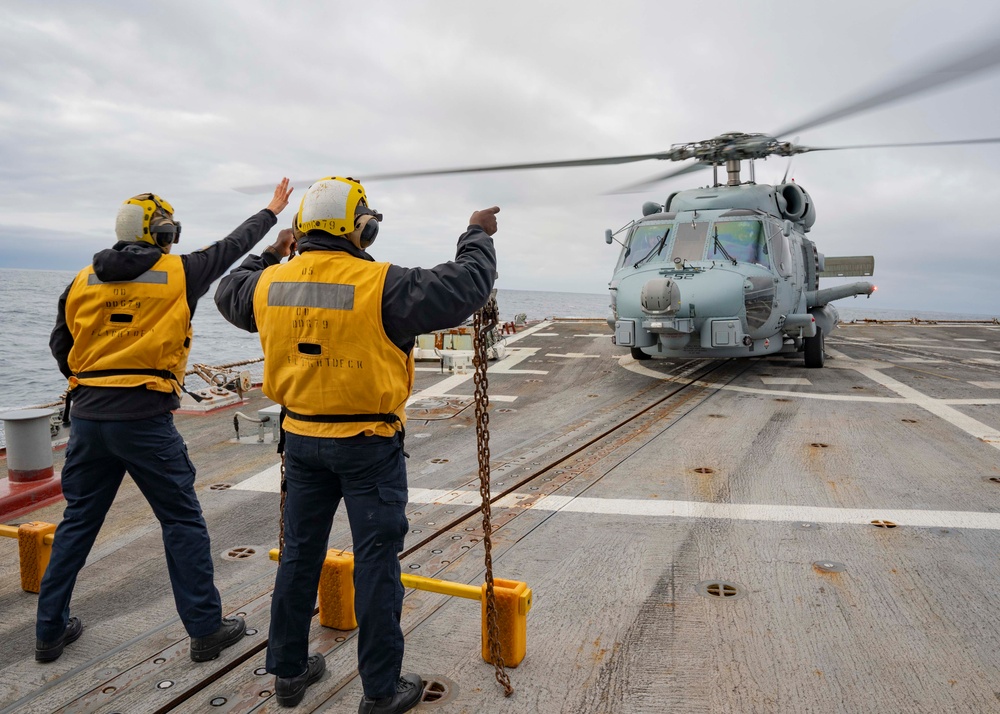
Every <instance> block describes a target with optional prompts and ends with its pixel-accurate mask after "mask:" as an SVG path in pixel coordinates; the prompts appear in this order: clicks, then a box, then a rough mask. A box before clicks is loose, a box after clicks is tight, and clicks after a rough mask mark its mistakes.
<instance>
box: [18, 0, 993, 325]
mask: <svg viewBox="0 0 1000 714" xmlns="http://www.w3.org/2000/svg"><path fill="white" fill-rule="evenodd" d="M953 5H954V7H953V10H952V11H950V12H949V13H941V12H940V9H939V7H938V6H937V5H936V4H934V3H930V2H917V3H913V2H904V1H903V0H887V1H886V2H880V3H870V2H867V3H865V2H858V1H854V0H851V1H848V2H842V3H837V4H834V5H828V6H822V5H809V4H803V3H792V2H775V3H768V4H767V5H766V6H763V5H761V4H747V3H739V2H736V1H735V0H731V1H729V0H727V1H721V2H718V3H713V4H712V5H710V6H706V5H705V4H704V3H701V4H691V5H689V6H681V7H678V6H676V5H675V4H668V3H656V4H653V3H647V2H639V1H638V0H635V1H624V2H620V3H618V4H616V5H614V6H613V7H612V6H611V5H608V4H607V3H596V2H572V3H570V2H551V3H541V4H540V3H537V2H533V3H529V2H525V1H522V0H510V1H509V2H506V3H503V4H501V5H495V4H494V5H489V4H485V5H484V4H482V3H468V2H458V1H457V0H445V1H442V2H436V3H433V4H429V3H405V4H395V5H392V6H371V5H369V6H348V5H345V4H341V3H311V2H302V3H295V4H292V5H287V4H286V5H276V4H274V3H269V2H264V1H263V0H247V1H246V2H240V3H236V2H220V3H212V4H206V3H195V2H178V3H170V4H161V5H158V6H142V7H138V6H136V7H133V6H130V7H129V8H128V9H127V10H123V9H121V8H115V7H111V6H102V5H100V4H98V5H93V4H91V5H86V6H84V5H81V4H78V3H67V2H63V3H46V4H45V5H44V6H43V5H39V4H37V3H26V2H25V3H20V2H15V3H11V4H10V6H9V7H6V8H5V13H6V15H5V22H4V25H3V27H2V28H0V155H2V156H3V157H4V160H3V162H2V165H0V223H2V224H3V225H2V227H0V267H51V266H54V265H56V264H58V265H59V266H60V267H65V268H67V269H76V268H78V267H80V265H82V263H83V262H86V261H87V260H88V259H89V256H90V254H91V253H93V252H95V251H96V250H99V249H101V248H103V247H106V246H108V245H110V244H111V243H112V242H113V225H114V216H115V213H116V212H117V208H118V206H119V205H120V203H121V202H122V201H123V200H124V199H125V198H127V197H128V196H131V195H134V194H136V193H138V192H141V191H154V192H156V193H158V194H160V195H162V196H164V197H165V198H166V199H167V200H169V201H170V202H171V203H173V205H174V206H175V208H176V209H177V211H178V217H179V218H180V219H181V220H182V221H183V222H184V227H185V229H184V238H183V239H182V240H183V242H182V244H181V246H180V247H181V249H182V250H183V249H194V248H196V247H200V246H201V245H203V244H204V243H207V242H209V241H212V240H216V239H218V238H221V237H223V236H224V235H225V234H226V233H227V232H228V231H229V230H231V229H232V228H233V227H234V226H235V225H237V224H239V223H240V222H241V221H242V220H243V219H244V218H245V217H246V216H247V215H250V214H251V213H253V212H255V211H256V210H259V209H260V208H262V207H263V206H264V205H265V204H266V203H267V200H268V196H267V195H266V194H263V195H260V196H246V195H243V194H239V193H237V192H234V191H233V190H232V188H233V187H234V186H239V185H247V184H258V183H267V182H274V181H277V179H278V178H280V177H281V176H284V175H287V176H290V177H292V178H294V179H301V180H305V181H308V180H311V179H315V178H319V177H321V176H326V175H330V174H351V175H355V176H358V177H360V178H364V175H365V174H366V173H367V174H374V173H380V172H386V171H401V170H411V169H425V168H437V167H448V166H465V165H483V164H493V163H506V162H522V161H544V160H553V159H566V158H587V157H598V156H614V155H624V154H633V153H643V152H650V151H658V150H663V149H666V148H668V147H669V146H670V145H671V144H673V143H676V142H685V141H695V140H699V139H704V138H708V137H711V136H714V135H716V134H719V133H721V132H725V131H734V130H735V131H750V132H753V131H762V132H767V131H774V130H777V129H778V128H780V127H782V126H787V125H789V124H790V123H793V122H796V121H798V120H799V119H802V118H804V117H808V116H810V115H812V114H814V113H815V112H817V111H822V110H823V109H825V108H827V107H829V106H832V105H834V104H836V103H837V102H839V101H841V100H842V99H844V98H847V97H851V96H856V95H857V94H858V93H859V92H861V91H862V90H864V89H865V88H867V87H872V86H877V85H879V83H883V82H885V81H890V80H891V79H892V78H894V77H901V76H905V74H906V72H908V71H910V69H911V68H912V67H914V66H920V65H921V63H923V62H926V61H927V60H928V58H932V57H934V56H937V55H939V54H940V53H943V52H949V51H953V48H955V47H958V46H962V45H963V44H965V43H969V42H972V41H974V40H976V38H981V37H982V36H984V35H985V34H986V33H987V30H988V29H989V28H990V27H993V26H996V24H997V20H998V19H1000V14H998V11H997V10H996V9H995V8H994V7H993V5H992V4H990V3H988V2H986V1H985V0H963V1H960V2H957V3H954V4H953ZM846 38H850V42H847V39H846ZM976 41H977V40H976ZM998 102H1000V74H998V73H995V72H994V73H991V74H983V75H981V76H977V77H975V78H972V79H969V80H965V81H963V82H961V83H957V84H955V85H954V86H950V87H948V88H947V89H945V90H942V91H939V92H936V93H931V94H928V95H925V96H921V97H914V98H912V99H908V100H905V101H903V102H900V103H898V104H896V105H892V106H887V107H884V108H880V109H878V110H875V111H872V112H870V113H867V114H863V115H858V116H854V117H851V118H848V119H845V120H843V121H840V122H836V123H832V124H829V125H826V126H823V127H817V128H816V129H813V130H809V131H807V132H803V135H802V136H801V138H800V140H801V141H802V142H803V143H807V144H810V145H818V146H823V145H842V144H858V143H869V142H870V143H879V142H886V141H935V140H948V139H957V138H973V137H985V136H993V135H995V134H996V129H995V119H994V117H995V116H996V111H997V108H998V106H997V105H998ZM998 158H1000V146H996V145H994V146H985V145H984V146H979V147H969V148H959V149H951V148H935V149H909V150H899V151H890V150H885V151H882V150H878V151H875V150H873V151H858V152H846V151H845V152H837V153H834V152H830V153H828V154H820V153H817V154H812V155H806V156H801V157H798V158H797V159H796V160H795V163H794V166H793V169H792V170H793V173H794V175H795V177H796V180H798V181H800V182H801V183H802V184H803V185H804V186H806V187H807V188H808V189H809V191H810V193H811V194H812V196H813V198H814V200H815V202H816V205H817V209H818V216H819V217H818V221H817V223H816V227H815V229H814V230H813V232H812V233H811V234H810V237H812V238H813V239H814V240H815V241H816V242H817V244H818V245H819V248H820V250H821V251H823V252H825V253H827V254H829V255H844V254H874V255H875V256H876V261H877V262H876V276H875V281H876V282H877V283H879V285H880V290H879V292H878V293H877V294H876V296H875V297H873V298H872V299H871V301H868V303H867V304H868V305H870V306H871V307H878V306H880V305H881V306H885V307H890V306H891V307H899V308H901V309H913V310H921V309H923V310H931V309H942V308H941V307H940V306H941V305H948V306H952V307H953V308H954V309H956V310H961V311H974V312H992V311H995V310H996V307H995V306H996V305H997V304H998V303H1000V299H998V298H1000V291H998V290H997V289H996V288H995V287H994V281H993V279H992V276H993V275H995V274H996V271H997V268H998V267H1000V266H998V265H997V260H996V258H994V257H993V253H992V252H991V250H990V248H991V246H993V245H995V244H996V240H997V238H998V235H997V232H998V231H997V227H996V221H995V220H994V219H993V218H992V217H991V215H990V214H991V212H990V210H989V209H990V208H991V207H992V205H994V204H995V203H996V202H997V199H998V198H1000V195H998V190H1000V189H998V182H997V180H996V169H995V166H996V163H997V160H998ZM786 165H787V164H786V162H784V161H781V160H777V159H772V160H770V161H767V162H758V165H757V176H758V180H761V181H774V180H776V179H779V178H780V177H781V175H782V174H783V172H784V171H785V168H786ZM669 168H670V167H668V166H666V165H665V164H663V163H659V162H646V163H639V164H630V165H625V166H608V167H592V168H585V169H550V170H543V171H534V172H509V173H498V174H477V175H470V176H460V177H435V178H427V179H419V180H417V179H412V180H403V181H385V182H378V183H372V184H370V185H368V186H367V188H368V192H369V195H370V196H371V198H372V201H373V203H374V204H375V205H377V206H378V207H379V208H380V209H381V210H383V211H384V212H385V214H386V223H385V226H384V231H383V233H382V234H381V236H380V238H379V242H378V243H377V245H376V246H375V249H374V252H375V254H376V255H377V257H378V258H379V259H383V260H392V261H395V262H398V263H400V264H403V265H411V266H412V265H430V264H433V263H436V262H441V261H444V260H447V259H449V258H450V257H452V254H453V249H454V241H455V238H456V237H457V236H458V234H459V233H460V232H461V231H462V230H463V229H464V228H465V224H466V222H467V220H468V216H469V215H470V214H471V213H472V211H473V210H475V209H477V208H482V207H485V206H488V205H493V204H498V205H500V206H501V214H500V226H501V229H500V233H499V234H498V236H497V239H496V240H497V246H498V251H499V259H500V275H501V278H500V281H501V282H500V285H501V287H506V288H516V289H537V290H556V291H581V292H601V291H603V290H604V289H606V286H607V282H608V279H609V278H610V273H611V269H612V266H613V265H614V263H615V260H616V259H617V251H616V250H615V246H607V245H606V244H605V243H604V240H603V233H604V230H605V229H606V228H612V229H617V228H618V227H620V226H622V225H623V224H625V223H627V222H628V221H629V220H631V219H632V218H635V217H637V216H638V215H639V214H640V207H641V205H642V203H643V202H644V201H647V200H657V201H663V200H665V199H666V197H667V195H669V194H670V193H671V192H673V191H675V190H679V189H683V188H690V187H693V186H696V185H698V184H703V183H704V182H705V181H707V180H709V176H710V175H709V174H708V173H707V172H705V173H701V174H691V175H688V176H686V177H683V178H680V179H677V180H675V181H672V182H669V183H666V184H661V185H658V186H656V187H654V188H653V189H651V190H650V191H648V192H645V193H642V194H635V195H624V196H621V195H607V193H606V192H608V191H610V190H612V189H614V188H616V187H618V186H622V185H626V184H629V183H632V182H635V181H638V180H641V179H643V178H645V177H647V176H651V175H655V174H657V173H662V172H665V171H667V170H668V169H669ZM299 196H301V191H299V192H297V193H296V194H295V195H294V196H293V207H292V208H291V209H289V213H290V212H291V210H293V209H294V207H295V205H297V199H298V197H299ZM288 220H289V218H288V216H284V215H283V216H282V217H281V218H280V219H279V223H280V225H284V224H285V223H286V222H287V221H288Z"/></svg>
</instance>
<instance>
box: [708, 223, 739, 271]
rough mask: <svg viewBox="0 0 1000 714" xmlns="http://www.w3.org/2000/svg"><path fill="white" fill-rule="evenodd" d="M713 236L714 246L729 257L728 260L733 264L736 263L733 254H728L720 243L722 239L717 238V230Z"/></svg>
mask: <svg viewBox="0 0 1000 714" xmlns="http://www.w3.org/2000/svg"><path fill="white" fill-rule="evenodd" d="M713 237H714V238H715V247H716V248H718V249H719V250H720V251H721V252H722V254H723V255H724V256H726V257H727V258H729V260H730V261H731V262H732V264H733V265H736V261H735V260H733V256H731V255H729V253H728V252H726V249H725V247H723V245H722V241H720V240H719V232H718V231H716V232H715V235H714V236H713Z"/></svg>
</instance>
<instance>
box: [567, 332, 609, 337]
mask: <svg viewBox="0 0 1000 714" xmlns="http://www.w3.org/2000/svg"><path fill="white" fill-rule="evenodd" d="M573 337H611V334H610V333H607V332H591V333H590V334H589V335H573Z"/></svg>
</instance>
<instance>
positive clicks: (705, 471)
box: [691, 466, 715, 474]
mask: <svg viewBox="0 0 1000 714" xmlns="http://www.w3.org/2000/svg"><path fill="white" fill-rule="evenodd" d="M691 470H692V471H694V472H695V473H696V474H714V473H715V469H713V468H710V467H708V466H699V467H697V468H694V469H691Z"/></svg>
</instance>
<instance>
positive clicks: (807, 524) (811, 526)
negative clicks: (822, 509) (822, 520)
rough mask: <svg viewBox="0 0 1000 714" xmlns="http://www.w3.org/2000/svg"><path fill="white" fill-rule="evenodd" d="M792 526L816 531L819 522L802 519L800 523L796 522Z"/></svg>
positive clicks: (797, 528)
mask: <svg viewBox="0 0 1000 714" xmlns="http://www.w3.org/2000/svg"><path fill="white" fill-rule="evenodd" d="M793 528H795V529H796V530H799V531H818V530H819V523H810V522H808V521H802V522H801V523H796V524H795V525H794V526H793Z"/></svg>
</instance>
